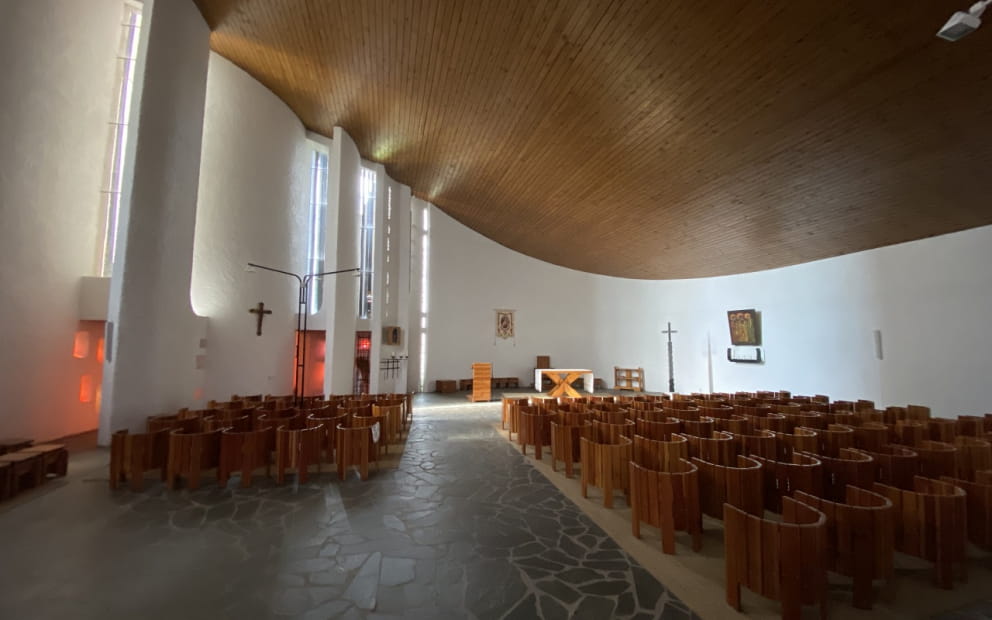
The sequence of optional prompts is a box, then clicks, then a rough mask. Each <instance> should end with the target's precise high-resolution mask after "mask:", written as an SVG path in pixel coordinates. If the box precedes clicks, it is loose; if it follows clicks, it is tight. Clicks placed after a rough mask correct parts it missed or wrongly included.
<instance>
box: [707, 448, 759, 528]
mask: <svg viewBox="0 0 992 620" xmlns="http://www.w3.org/2000/svg"><path fill="white" fill-rule="evenodd" d="M689 460H690V462H691V463H692V464H693V465H695V466H696V467H697V468H698V469H699V505H700V508H701V509H702V511H703V514H705V515H709V516H711V517H713V518H714V519H722V518H723V505H724V504H725V503H729V504H732V505H733V506H736V507H738V508H740V509H741V510H743V511H745V512H747V513H749V514H753V515H763V514H764V513H765V497H764V481H763V479H762V472H761V463H759V462H758V461H756V460H754V459H752V458H750V457H746V456H737V457H736V459H735V461H734V464H733V465H732V466H731V465H719V464H717V463H711V462H710V461H704V460H702V459H700V458H698V457H692V458H691V459H689Z"/></svg>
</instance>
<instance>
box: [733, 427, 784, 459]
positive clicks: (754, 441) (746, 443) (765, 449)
mask: <svg viewBox="0 0 992 620" xmlns="http://www.w3.org/2000/svg"><path fill="white" fill-rule="evenodd" d="M733 437H734V442H735V443H736V444H737V448H736V449H737V454H743V455H744V456H750V455H752V454H756V455H758V456H761V457H764V458H766V459H774V458H775V457H776V456H778V443H777V442H776V440H775V433H773V432H772V431H766V430H763V429H760V428H759V429H756V430H754V431H752V432H750V433H746V434H743V433H742V434H737V433H733Z"/></svg>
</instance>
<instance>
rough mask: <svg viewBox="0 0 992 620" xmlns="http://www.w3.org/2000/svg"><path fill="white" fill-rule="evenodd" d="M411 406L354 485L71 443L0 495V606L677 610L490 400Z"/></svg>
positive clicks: (409, 611)
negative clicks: (25, 488) (160, 475)
mask: <svg viewBox="0 0 992 620" xmlns="http://www.w3.org/2000/svg"><path fill="white" fill-rule="evenodd" d="M414 413H415V421H414V424H413V427H412V429H411V432H410V434H409V437H408V438H407V440H406V443H405V446H404V447H403V451H402V456H401V457H399V458H398V459H394V461H393V463H392V464H391V465H389V466H384V467H383V468H382V469H381V470H380V471H378V472H377V471H375V469H374V468H373V470H372V473H371V476H370V479H369V480H368V481H366V482H362V481H360V480H358V479H357V477H356V476H355V475H354V474H352V475H351V476H349V479H348V480H347V481H346V482H339V481H338V479H337V476H336V475H335V474H334V473H332V472H331V471H330V468H329V467H327V466H325V471H324V473H322V474H319V475H312V476H311V478H310V480H309V481H308V482H307V483H306V484H302V485H297V484H293V483H287V484H285V485H282V486H278V485H275V484H274V483H273V482H271V481H269V480H267V479H265V478H264V477H260V478H258V479H257V480H256V483H255V484H254V486H253V487H252V488H249V489H241V488H239V487H238V486H237V484H238V480H237V479H236V478H235V479H234V480H232V482H231V484H230V485H229V486H228V487H224V488H221V487H218V486H217V485H216V484H214V483H213V481H212V479H208V481H207V482H206V483H205V484H204V485H203V487H201V488H200V489H199V490H197V491H193V492H190V491H187V490H178V491H168V490H166V489H165V488H164V487H163V486H162V485H161V484H160V483H158V482H154V481H151V480H150V479H149V482H150V484H148V486H147V487H146V490H145V491H144V492H141V493H133V492H131V491H129V490H125V489H121V490H118V491H110V490H109V488H108V485H107V460H108V453H107V452H106V451H105V450H102V449H95V450H89V451H84V452H81V453H76V454H74V455H73V456H72V458H71V460H70V474H69V476H68V477H67V478H65V479H59V480H56V481H53V482H49V483H47V484H46V485H45V486H44V487H43V488H42V489H39V490H37V491H32V492H29V493H27V494H26V495H24V496H21V497H20V498H18V499H15V500H14V501H12V502H7V503H5V504H0V618H3V619H22V618H24V619H27V618H31V619H35V618H38V619H41V618H73V619H82V618H154V619H157V618H163V619H164V618H182V619H183V620H192V619H198V618H284V617H293V618H295V617H299V618H389V617H416V618H480V619H490V618H491V619H497V618H545V619H547V620H552V619H558V618H590V619H597V620H598V619H606V618H661V617H663V618H687V617H690V616H691V615H692V614H691V613H690V612H689V610H688V609H687V608H686V607H685V605H684V604H682V603H681V602H680V601H679V600H678V599H677V598H675V597H674V595H672V594H671V593H670V592H669V591H668V590H667V589H666V588H665V587H664V586H663V585H662V584H660V583H659V582H658V581H657V580H656V579H655V578H654V577H652V576H651V575H650V574H649V573H648V572H647V571H646V570H644V569H643V568H642V567H641V566H640V565H639V564H638V563H637V562H636V561H635V560H634V559H632V558H631V557H630V556H629V555H627V554H626V553H625V552H624V551H622V550H621V549H620V548H619V547H618V545H617V544H616V542H615V541H614V540H613V539H611V538H610V537H609V536H607V535H606V534H605V533H604V532H603V530H601V529H600V528H599V527H598V526H596V525H595V524H594V523H593V522H592V521H591V520H590V519H589V518H588V517H586V516H585V515H584V514H583V513H582V511H581V510H579V508H577V507H576V506H575V504H573V503H572V502H571V501H570V500H568V499H567V498H565V497H564V496H563V495H562V494H561V492H560V491H558V490H557V489H556V488H555V487H554V486H553V485H552V484H551V483H549V482H548V481H547V480H546V479H545V478H544V477H543V475H541V474H540V473H539V472H538V471H537V470H535V469H534V468H533V467H531V466H530V465H529V464H527V462H526V461H525V459H524V458H523V457H521V455H520V454H519V453H518V452H517V451H515V450H514V449H513V448H512V447H511V446H510V445H509V444H507V442H506V441H505V440H503V439H502V438H500V437H499V436H498V435H497V433H496V431H495V427H496V426H497V425H498V423H499V405H498V404H497V403H492V404H476V405H468V404H467V403H465V400H464V394H456V395H445V396H440V395H423V396H418V399H417V404H416V406H415V409H414Z"/></svg>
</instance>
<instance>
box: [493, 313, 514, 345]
mask: <svg viewBox="0 0 992 620" xmlns="http://www.w3.org/2000/svg"><path fill="white" fill-rule="evenodd" d="M513 312H514V311H513V310H497V311H496V337H497V338H503V339H507V338H513V335H514V334H513Z"/></svg>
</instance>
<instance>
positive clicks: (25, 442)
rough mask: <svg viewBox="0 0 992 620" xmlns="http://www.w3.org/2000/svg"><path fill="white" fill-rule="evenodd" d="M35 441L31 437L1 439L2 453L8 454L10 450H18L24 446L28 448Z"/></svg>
mask: <svg viewBox="0 0 992 620" xmlns="http://www.w3.org/2000/svg"><path fill="white" fill-rule="evenodd" d="M33 443H34V441H32V440H30V439H24V438H23V437H11V438H5V439H0V454H7V453H8V452H17V451H18V450H22V449H24V448H28V447H30V446H31V444H33Z"/></svg>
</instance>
